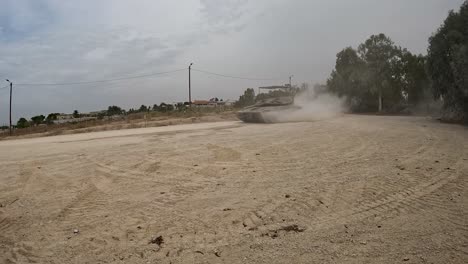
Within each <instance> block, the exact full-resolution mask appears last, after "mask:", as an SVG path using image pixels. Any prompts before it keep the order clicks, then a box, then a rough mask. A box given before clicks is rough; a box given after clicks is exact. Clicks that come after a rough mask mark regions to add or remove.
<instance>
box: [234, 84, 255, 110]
mask: <svg viewBox="0 0 468 264" xmlns="http://www.w3.org/2000/svg"><path fill="white" fill-rule="evenodd" d="M254 103H255V91H254V89H253V88H247V90H245V91H244V94H243V95H241V96H240V97H239V100H238V101H237V102H236V103H235V106H237V107H245V106H249V105H253V104H254Z"/></svg>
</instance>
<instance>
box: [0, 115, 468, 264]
mask: <svg viewBox="0 0 468 264" xmlns="http://www.w3.org/2000/svg"><path fill="white" fill-rule="evenodd" d="M0 168H1V170H0V263H399V262H404V263H442V262H443V263H467V262H468V129H467V128H466V127H462V126H458V125H448V124H441V123H438V122H435V121H432V120H430V119H428V118H422V117H377V116H354V115H346V116H342V117H338V118H331V119H327V120H321V121H317V122H302V123H301V122H298V123H282V124H244V123H240V122H235V121H234V122H217V123H204V124H190V125H180V126H167V127H159V128H143V129H129V130H119V131H105V132H95V133H86V134H76V135H63V136H53V137H45V138H33V139H19V140H8V141H2V142H0Z"/></svg>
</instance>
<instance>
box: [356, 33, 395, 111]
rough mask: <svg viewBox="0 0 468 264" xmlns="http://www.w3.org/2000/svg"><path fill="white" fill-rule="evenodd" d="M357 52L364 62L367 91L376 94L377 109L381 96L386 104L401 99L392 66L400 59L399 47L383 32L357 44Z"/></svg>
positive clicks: (379, 106)
mask: <svg viewBox="0 0 468 264" xmlns="http://www.w3.org/2000/svg"><path fill="white" fill-rule="evenodd" d="M358 53H359V55H360V57H361V58H362V59H363V60H364V61H365V62H366V71H367V74H366V77H367V78H365V79H364V81H366V82H367V84H368V88H369V92H371V94H372V95H376V96H377V103H378V111H379V112H380V111H382V109H383V98H384V97H385V99H386V102H387V103H388V104H387V105H391V104H392V103H396V102H398V101H400V100H401V99H402V96H403V95H402V94H401V90H400V88H399V87H398V86H397V85H395V84H396V83H395V76H394V75H393V73H394V70H395V68H394V66H395V65H397V63H398V61H399V60H400V57H399V55H400V49H399V48H398V47H396V46H395V45H394V43H393V41H392V40H391V39H390V38H389V37H387V36H385V34H382V33H381V34H379V35H372V36H370V38H369V39H367V40H366V41H365V42H364V43H362V44H361V45H359V47H358Z"/></svg>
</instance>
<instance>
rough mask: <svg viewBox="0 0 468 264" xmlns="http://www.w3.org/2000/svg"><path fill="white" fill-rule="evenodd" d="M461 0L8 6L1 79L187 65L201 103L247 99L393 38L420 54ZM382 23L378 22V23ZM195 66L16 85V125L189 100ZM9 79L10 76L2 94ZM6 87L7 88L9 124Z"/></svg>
mask: <svg viewBox="0 0 468 264" xmlns="http://www.w3.org/2000/svg"><path fill="white" fill-rule="evenodd" d="M462 2H463V0H446V1H444V0H414V1H405V0H396V1H391V2H390V1H375V0H358V1H352V2H351V1H340V0H331V1H318V0H315V1H307V0H294V1H280V0H272V1H269V0H258V1H249V0H225V1H216V0H183V1H170V0H161V1H150V0H139V1H124V0H117V1H116V0H102V1H91V0H82V1H79V2H78V1H62V0H35V1H33V0H29V1H28V0H5V1H4V2H3V3H2V9H1V10H0V77H1V78H3V79H6V78H8V79H10V80H12V81H13V82H14V83H23V84H24V83H62V82H86V81H93V80H103V79H113V78H122V77H127V76H134V75H144V74H148V73H154V72H163V71H170V70H176V69H183V68H187V67H188V65H189V63H190V62H193V63H194V66H193V67H194V68H195V69H200V70H207V71H211V72H216V73H220V74H226V75H233V76H243V77H252V78H275V79H276V78H277V79H278V80H271V81H254V80H240V79H230V78H223V77H220V76H214V75H207V74H204V73H202V72H192V88H193V90H192V99H208V98H211V97H218V98H223V99H237V98H238V96H239V95H240V94H241V93H242V92H243V91H244V90H245V89H246V88H248V87H253V88H255V87H258V86H265V85H274V84H284V83H286V82H287V81H288V76H289V75H291V74H293V75H294V78H293V83H295V84H300V83H302V82H308V83H320V82H324V81H325V80H326V79H327V78H328V76H329V74H330V72H331V71H332V69H333V66H334V64H335V58H336V57H335V56H336V53H337V52H339V51H340V50H342V49H343V48H345V47H347V46H353V47H357V45H359V43H361V42H363V41H364V40H365V39H367V38H368V37H369V36H370V35H372V34H378V33H384V34H386V35H387V36H389V37H390V38H391V39H392V40H393V41H394V42H395V43H396V44H397V45H399V46H402V47H404V48H407V49H408V50H410V51H411V52H412V53H422V54H425V53H426V49H427V46H428V38H429V37H430V36H431V34H432V33H433V32H435V30H436V29H437V28H438V27H439V26H440V25H441V24H442V22H443V20H444V19H445V18H446V16H447V13H448V12H449V10H451V9H455V10H456V9H458V8H459V7H460V5H461V3H462ZM369 21H372V23H369ZM187 82H188V80H187V71H179V72H175V73H171V74H167V75H160V76H154V77H151V78H138V79H130V80H125V81H119V82H109V83H98V84H87V85H84V84H83V85H64V86H47V85H46V86H26V85H24V86H14V92H13V120H14V122H15V123H16V120H17V119H18V118H20V117H22V116H24V117H27V118H29V117H31V116H32V115H38V114H44V115H47V114H48V113H51V112H68V113H70V112H72V111H73V110H75V109H77V110H79V111H80V112H87V111H93V110H100V109H105V108H107V106H109V105H118V106H121V107H123V108H125V109H128V108H131V107H138V106H139V105H141V104H146V105H153V104H154V103H158V104H159V103H160V102H177V101H187V100H188V98H187ZM7 84H8V83H7V82H5V81H3V84H0V88H1V87H4V86H6V85H7ZM7 121H8V89H0V124H2V123H6V122H7Z"/></svg>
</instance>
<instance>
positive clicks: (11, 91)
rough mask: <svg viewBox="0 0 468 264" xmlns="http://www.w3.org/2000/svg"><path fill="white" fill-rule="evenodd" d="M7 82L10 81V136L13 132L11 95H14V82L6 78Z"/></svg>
mask: <svg viewBox="0 0 468 264" xmlns="http://www.w3.org/2000/svg"><path fill="white" fill-rule="evenodd" d="M6 81H7V82H9V83H10V136H11V134H12V130H11V129H12V126H11V96H12V93H13V83H12V82H10V80H8V79H6Z"/></svg>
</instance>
